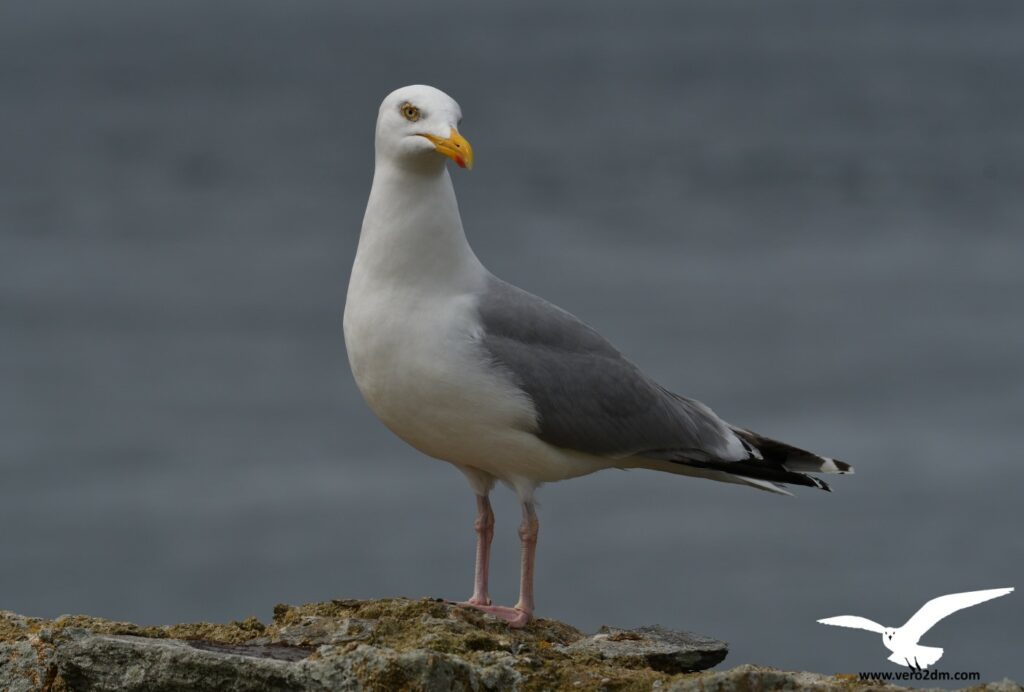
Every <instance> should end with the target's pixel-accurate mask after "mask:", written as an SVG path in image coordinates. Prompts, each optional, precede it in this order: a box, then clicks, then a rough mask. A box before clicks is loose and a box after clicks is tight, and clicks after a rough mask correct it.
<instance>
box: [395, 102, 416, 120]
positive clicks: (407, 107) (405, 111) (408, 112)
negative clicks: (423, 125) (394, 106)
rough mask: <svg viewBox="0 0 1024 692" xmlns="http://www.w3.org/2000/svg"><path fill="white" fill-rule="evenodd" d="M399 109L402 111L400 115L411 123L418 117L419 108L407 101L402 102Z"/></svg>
mask: <svg viewBox="0 0 1024 692" xmlns="http://www.w3.org/2000/svg"><path fill="white" fill-rule="evenodd" d="M400 110H401V111H402V117H403V118H405V119H406V120H408V121H409V122H411V123H414V122H416V121H417V120H419V119H420V109H419V108H417V107H416V106H414V105H412V104H411V103H409V102H408V101H406V102H405V103H403V104H402V107H401V109H400Z"/></svg>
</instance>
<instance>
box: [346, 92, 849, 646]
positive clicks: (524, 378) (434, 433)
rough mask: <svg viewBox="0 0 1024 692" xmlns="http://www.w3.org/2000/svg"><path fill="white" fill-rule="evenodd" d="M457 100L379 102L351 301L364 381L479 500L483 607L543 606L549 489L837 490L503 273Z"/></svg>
mask: <svg viewBox="0 0 1024 692" xmlns="http://www.w3.org/2000/svg"><path fill="white" fill-rule="evenodd" d="M461 120H462V110H461V108H460V107H459V104H458V103H456V102H455V100H454V99H452V98H451V97H450V96H448V95H447V94H445V93H444V92H442V91H440V90H438V89H435V88H433V87H430V86H423V85H414V86H407V87H403V88H401V89H397V90H396V91H394V92H392V93H390V94H389V95H388V96H387V97H386V98H385V99H384V101H383V103H381V106H380V110H379V112H378V114H377V125H376V134H375V167H374V174H373V184H372V186H371V189H370V197H369V201H368V202H367V205H366V213H365V216H364V217H363V225H362V230H361V233H360V236H359V244H358V248H357V250H356V256H355V261H354V264H353V267H352V275H351V279H350V282H349V286H348V295H347V299H346V303H345V317H344V331H345V344H346V349H347V351H348V357H349V363H350V365H351V368H352V374H353V376H354V379H355V382H356V385H357V386H358V388H359V391H360V392H361V394H362V396H363V398H364V399H365V401H366V403H367V404H368V406H369V407H370V409H371V410H372V411H373V412H374V414H376V416H377V417H378V418H379V419H380V420H381V421H382V422H383V423H384V425H385V426H386V427H387V428H389V429H390V430H391V431H392V432H393V433H394V434H395V435H397V436H398V437H399V438H401V439H402V440H404V441H405V442H407V443H408V444H410V445H411V446H412V447H414V448H416V449H417V450H419V451H420V452H422V453H424V454H426V455H428V456H430V457H434V458H436V459H440V460H443V461H447V462H449V463H451V464H453V465H454V466H455V467H456V468H458V470H459V471H461V472H462V473H463V474H464V475H465V477H466V479H467V480H468V481H469V485H470V487H471V488H472V490H473V492H474V493H475V494H476V521H475V524H474V525H475V529H476V535H477V544H476V566H475V572H474V586H473V595H472V596H471V597H470V598H469V600H468V601H465V602H464V603H463V605H467V606H472V607H474V608H477V609H479V610H481V611H484V612H485V613H489V614H491V615H493V616H495V617H497V618H499V619H501V620H504V621H506V622H507V623H508V624H509V625H510V626H512V627H523V626H525V625H526V624H527V623H528V622H529V621H530V620H531V619H532V618H533V614H534V592H533V574H534V555H535V551H536V546H537V533H538V529H539V521H538V518H537V512H536V505H535V500H534V495H535V491H536V489H537V488H538V487H539V486H540V485H541V484H543V483H551V482H555V481H561V480H566V479H569V478H575V477H579V476H583V475H586V474H590V473H594V472H595V471H600V470H602V469H608V468H619V469H634V468H639V469H651V470H657V471H664V472H668V473H674V474H680V475H684V476H695V477H698V478H707V479H710V480H715V481H724V482H726V483H737V484H740V485H745V486H751V487H754V488H758V489H760V490H766V491H770V492H776V493H781V494H785V495H789V494H790V493H789V492H787V491H786V490H785V489H784V487H783V485H782V484H793V485H802V486H809V487H814V488H821V489H823V490H828V489H829V487H828V485H827V484H826V483H825V482H824V481H823V480H820V479H818V478H816V477H814V476H811V475H808V473H811V472H821V473H851V472H852V471H853V469H852V467H851V466H850V465H849V464H846V463H844V462H841V461H837V460H835V459H831V458H829V457H824V456H819V455H817V454H813V453H811V452H807V451H805V450H802V449H798V448H796V447H792V446H790V445H787V444H784V443H782V442H778V441H776V440H773V439H770V438H767V437H763V436H761V435H759V434H757V433H755V432H751V431H750V430H747V429H744V428H741V427H737V426H734V425H731V424H729V423H727V422H725V421H724V420H722V419H721V418H719V417H718V416H717V415H715V413H714V412H713V411H712V410H711V409H710V408H708V407H707V406H705V405H704V404H702V403H700V402H699V401H695V400H694V399H688V398H686V397H684V396H680V395H678V394H674V393H672V392H671V391H669V390H668V389H665V388H664V387H662V386H661V385H659V384H658V383H657V382H655V381H654V380H653V379H651V378H650V377H648V376H647V375H645V374H644V373H643V372H642V371H641V370H640V369H639V368H638V367H637V366H636V365H634V364H633V363H632V362H630V361H629V360H627V359H626V358H625V357H624V356H623V355H622V354H621V353H619V351H617V350H616V349H615V347H613V346H612V345H611V344H610V343H609V342H608V341H607V340H605V338H604V337H602V336H601V335H600V334H598V333H597V332H596V331H595V330H594V329H592V328H591V327H589V326H588V325H586V324H584V323H583V322H581V321H580V320H579V319H577V318H576V317H574V316H573V315H571V314H569V313H568V312H566V311H565V310H562V309H560V308H558V307H556V306H554V305H552V304H551V303H548V302H547V301H545V300H543V299H542V298H538V297H537V296H535V295H532V294H530V293H527V292H526V291H524V290H522V289H520V288H517V287H516V286H513V285H512V284H509V283H506V282H504V281H502V280H501V279H499V278H497V277H496V276H494V275H493V274H491V273H490V272H489V271H488V270H487V269H486V268H485V267H484V265H483V264H482V263H481V262H480V260H479V259H478V258H477V256H476V254H474V252H473V250H472V249H471V248H470V246H469V243H468V242H467V240H466V234H465V231H464V230H463V227H462V219H461V217H460V215H459V205H458V202H457V201H456V199H455V190H454V188H453V186H452V180H451V177H450V176H449V174H448V170H447V167H446V163H447V162H448V161H449V160H450V161H453V162H454V163H455V164H456V165H458V166H459V167H460V168H466V169H469V168H472V166H473V149H472V147H471V146H470V144H469V142H468V141H467V140H466V139H465V137H463V136H462V135H461V134H460V133H459V130H458V126H459V125H460V123H461ZM496 481H501V482H502V483H503V484H505V485H507V486H509V487H510V488H511V489H512V490H513V491H514V492H515V493H516V495H517V496H518V499H519V501H520V503H521V505H522V522H521V524H520V527H519V537H520V540H521V545H522V556H521V572H520V590H519V602H518V603H517V604H516V605H515V606H514V607H511V608H510V607H504V606H498V605H494V604H493V603H492V602H491V598H490V595H489V593H488V586H487V582H488V564H489V558H490V550H491V538H492V536H493V535H494V513H493V511H492V510H491V503H490V499H489V498H490V492H491V490H492V488H493V487H494V485H495V482H496Z"/></svg>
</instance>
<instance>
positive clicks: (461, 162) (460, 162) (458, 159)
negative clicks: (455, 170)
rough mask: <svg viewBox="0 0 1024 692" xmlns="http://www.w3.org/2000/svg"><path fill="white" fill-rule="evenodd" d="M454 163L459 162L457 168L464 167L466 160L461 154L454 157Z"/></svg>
mask: <svg viewBox="0 0 1024 692" xmlns="http://www.w3.org/2000/svg"><path fill="white" fill-rule="evenodd" d="M455 163H457V164H459V168H465V167H466V161H465V160H464V159H463V158H462V157H461V156H456V157H455Z"/></svg>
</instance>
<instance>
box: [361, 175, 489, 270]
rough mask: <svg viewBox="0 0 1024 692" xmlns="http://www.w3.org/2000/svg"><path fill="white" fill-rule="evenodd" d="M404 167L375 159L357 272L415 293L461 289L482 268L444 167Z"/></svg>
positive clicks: (364, 217)
mask: <svg viewBox="0 0 1024 692" xmlns="http://www.w3.org/2000/svg"><path fill="white" fill-rule="evenodd" d="M438 164H439V165H437V166H430V167H429V168H406V167H402V166H398V165H395V164H394V163H393V162H391V161H389V160H387V159H383V158H381V157H378V160H377V163H376V168H375V170H374V174H373V187H372V188H371V190H370V199H369V201H368V202H367V204H366V214H365V215H364V216H363V228H362V232H361V233H360V236H359V248H358V250H357V251H356V260H355V266H354V268H353V278H355V274H356V272H359V273H364V274H363V275H364V277H366V278H369V277H373V280H374V281H386V282H388V283H389V284H392V285H394V284H402V285H406V286H409V287H412V288H416V289H419V290H431V289H435V290H437V289H441V288H449V289H455V290H460V289H461V290H465V289H466V288H467V287H468V286H469V285H470V284H471V283H473V282H475V281H476V280H478V279H479V277H480V276H481V273H482V272H484V271H485V270H484V269H483V265H481V264H480V260H478V259H477V257H476V255H475V254H473V250H472V249H471V248H470V247H469V242H468V241H467V240H466V233H465V231H464V230H463V229H462V218H461V217H460V216H459V204H458V202H457V201H456V199H455V190H454V188H453V187H452V181H451V178H450V177H449V175H448V170H447V169H446V168H445V166H444V165H443V163H440V162H438Z"/></svg>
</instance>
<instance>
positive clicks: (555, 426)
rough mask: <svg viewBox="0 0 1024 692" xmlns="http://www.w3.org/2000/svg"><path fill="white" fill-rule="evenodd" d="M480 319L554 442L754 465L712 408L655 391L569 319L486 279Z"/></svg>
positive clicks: (485, 340)
mask: <svg viewBox="0 0 1024 692" xmlns="http://www.w3.org/2000/svg"><path fill="white" fill-rule="evenodd" d="M479 314H480V319H481V322H482V326H483V334H482V336H481V343H482V345H483V347H484V348H485V350H486V351H487V354H488V355H489V357H490V358H491V359H492V361H493V362H494V363H495V364H497V365H499V366H501V367H504V368H505V369H506V370H507V371H508V372H509V373H510V374H511V376H512V378H513V380H514V381H515V383H516V384H517V385H518V386H519V387H520V388H521V389H522V390H523V391H524V392H525V393H526V394H527V395H528V396H529V397H530V399H531V400H532V401H533V404H534V406H535V407H536V409H537V414H538V425H539V430H538V431H537V435H538V437H540V438H541V439H543V440H544V441H546V442H548V443H549V444H552V445H555V446H558V447H563V448H566V449H572V450H576V451H580V452H586V453H588V454H593V455H597V456H605V457H612V458H622V457H627V456H634V455H639V456H649V457H652V458H659V459H669V460H672V461H687V462H689V461H693V462H698V463H700V462H704V461H715V460H718V461H735V460H741V459H746V458H748V457H749V454H748V450H749V446H748V445H747V443H745V442H743V441H742V440H741V439H740V438H739V437H738V436H737V435H736V434H735V433H734V432H733V431H732V429H731V428H730V427H729V425H728V424H726V423H725V422H724V421H722V420H721V419H720V418H718V416H716V415H715V414H714V412H712V411H711V409H709V408H708V407H707V406H705V405H703V404H701V403H700V402H698V401H693V400H691V399H686V398H685V397H681V396H678V395H675V394H672V393H671V392H668V391H667V390H665V389H664V388H662V387H661V386H659V385H658V384H657V383H655V382H654V381H653V380H651V379H650V378H649V377H647V376H646V375H644V373H643V372H641V371H640V369H639V368H637V367H636V366H635V365H633V363H631V362H630V361H628V360H627V359H626V358H625V357H623V356H622V354H621V353H619V352H618V351H617V350H616V349H615V348H614V347H613V346H612V345H611V344H610V343H608V341H607V340H605V339H604V338H603V337H602V336H601V335H600V334H598V333H597V332H596V331H595V330H593V329H592V328H590V327H589V326H587V325H586V324H584V323H583V322H581V321H580V320H578V319H577V318H576V317H574V316H573V315H571V314H569V313H568V312H565V311H564V310H562V309H560V308H557V307H555V306H554V305H551V304H550V303H548V302H547V301H545V300H543V299H541V298H538V297H537V296H534V295H532V294H530V293H527V292H526V291H523V290H521V289H519V288H516V287H515V286H512V285H510V284H508V283H505V282H504V281H501V280H500V279H497V278H496V277H490V282H489V285H488V287H487V290H486V292H485V293H484V294H483V296H481V300H480V303H479Z"/></svg>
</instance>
